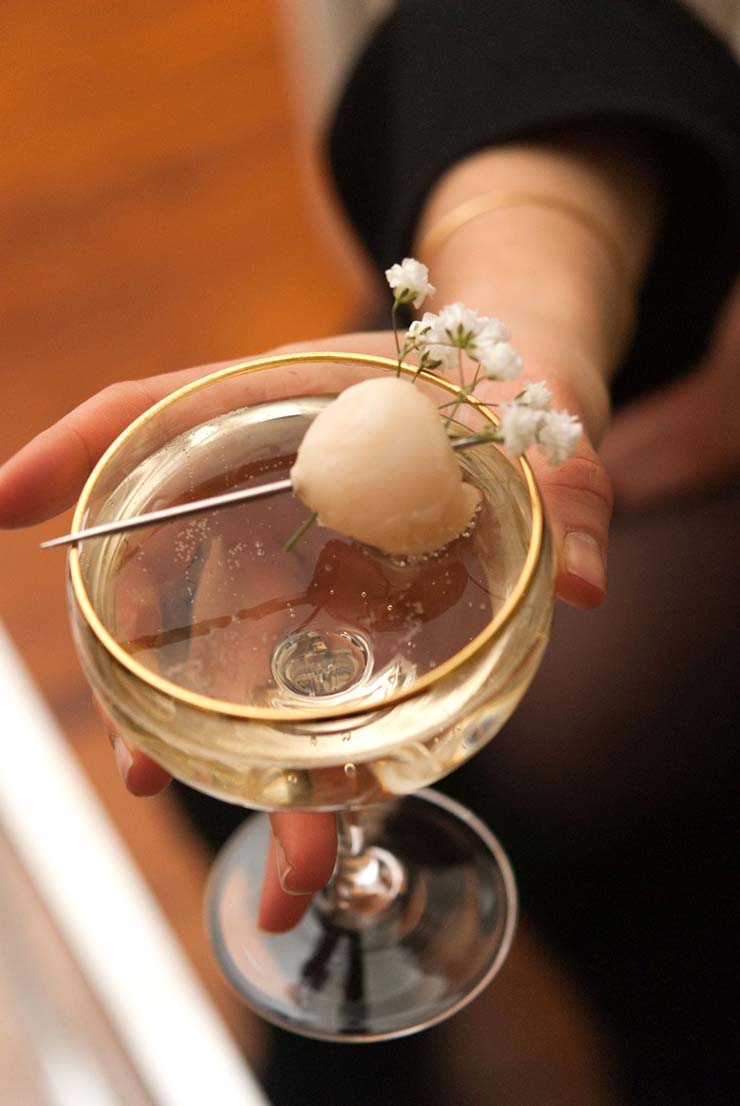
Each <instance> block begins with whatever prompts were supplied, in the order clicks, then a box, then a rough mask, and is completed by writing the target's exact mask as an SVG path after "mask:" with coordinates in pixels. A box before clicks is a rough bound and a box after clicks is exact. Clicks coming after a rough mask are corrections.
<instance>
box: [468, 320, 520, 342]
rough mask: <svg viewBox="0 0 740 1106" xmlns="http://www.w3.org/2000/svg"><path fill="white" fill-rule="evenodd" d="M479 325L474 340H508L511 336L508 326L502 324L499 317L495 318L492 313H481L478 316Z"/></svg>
mask: <svg viewBox="0 0 740 1106" xmlns="http://www.w3.org/2000/svg"><path fill="white" fill-rule="evenodd" d="M480 323H481V325H480V326H479V328H478V333H477V334H476V342H484V343H486V344H487V343H490V342H508V341H509V338H511V332H510V331H509V328H508V327H506V326H504V324H503V323H502V322H501V320H500V319H497V318H495V317H494V316H493V315H489V316H486V315H482V316H481V318H480Z"/></svg>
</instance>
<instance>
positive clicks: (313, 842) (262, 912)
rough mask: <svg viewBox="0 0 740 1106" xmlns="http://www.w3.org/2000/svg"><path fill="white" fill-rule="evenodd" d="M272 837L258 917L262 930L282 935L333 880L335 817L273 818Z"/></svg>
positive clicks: (296, 815)
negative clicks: (316, 894) (317, 893)
mask: <svg viewBox="0 0 740 1106" xmlns="http://www.w3.org/2000/svg"><path fill="white" fill-rule="evenodd" d="M270 824H271V826H272V838H271V841H270V851H269V854H268V857H267V867H266V869H265V878H264V883H263V886H262V899H261V903H260V909H259V914H258V919H257V920H258V925H259V927H260V929H264V930H266V931H267V932H268V933H283V932H285V931H286V930H288V929H291V928H292V927H293V926H294V925H296V923H297V922H299V921H300V919H301V918H302V917H303V915H304V913H305V912H306V910H307V909H308V906H309V903H310V902H311V896H312V895H313V893H314V892H315V891H320V890H321V888H322V887H325V886H326V884H327V883H328V882H329V880H330V879H331V875H332V872H333V871H334V864H335V862H336V856H337V831H336V822H335V819H334V815H333V814H304V813H280V814H271V815H270Z"/></svg>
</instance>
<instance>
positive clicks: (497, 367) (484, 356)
mask: <svg viewBox="0 0 740 1106" xmlns="http://www.w3.org/2000/svg"><path fill="white" fill-rule="evenodd" d="M469 352H470V356H471V357H472V358H473V359H474V360H475V361H479V362H480V365H481V367H482V369H483V372H484V373H485V375H486V376H487V377H488V378H489V380H513V379H514V377H515V376H518V375H519V373H520V372H521V371H522V359H521V357H520V356H519V354H518V353H517V352H516V350H515V349H514V347H513V346H511V345H509V343H508V342H480V341H476V343H475V347H474V349H471V350H470V351H469Z"/></svg>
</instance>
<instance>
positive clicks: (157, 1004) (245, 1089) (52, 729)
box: [0, 625, 268, 1106]
mask: <svg viewBox="0 0 740 1106" xmlns="http://www.w3.org/2000/svg"><path fill="white" fill-rule="evenodd" d="M0 704H2V706H1V708H0V709H1V711H2V713H1V715H0V719H1V722H2V729H3V732H4V735H5V740H4V743H3V770H2V772H1V773H0V819H2V821H3V823H4V826H5V829H6V832H7V835H8V837H9V838H10V840H11V842H12V843H13V845H14V847H15V849H16V851H17V852H18V854H19V856H20V858H21V860H22V861H23V863H24V865H25V867H26V869H27V871H28V872H29V874H30V876H31V878H32V879H33V881H34V882H35V884H36V886H37V889H38V891H39V893H40V894H41V896H42V897H43V899H44V900H45V902H46V904H47V906H48V908H49V910H50V912H51V914H52V915H53V917H54V919H55V921H56V923H57V925H58V927H59V930H60V932H61V933H62V935H63V937H64V938H65V940H66V942H67V944H68V946H69V948H70V949H71V951H72V952H73V954H74V955H75V957H76V958H77V960H78V962H79V964H80V967H81V969H82V971H83V972H84V974H85V975H86V977H87V979H88V981H89V983H90V985H91V987H92V988H93V990H94V992H95V994H96V997H97V998H98V1000H99V1002H100V1004H101V1006H102V1007H103V1009H104V1010H105V1012H106V1014H107V1015H108V1017H109V1019H110V1021H111V1023H112V1025H113V1027H114V1029H115V1030H116V1031H117V1033H118V1035H119V1037H120V1040H121V1043H122V1045H123V1047H124V1049H125V1050H126V1052H127V1053H128V1055H129V1056H130V1058H131V1061H132V1063H133V1065H134V1067H135V1068H136V1069H137V1071H138V1073H139V1075H140V1078H141V1079H142V1081H143V1083H144V1084H145V1085H146V1087H147V1089H148V1091H149V1093H150V1094H151V1096H152V1098H153V1100H154V1102H155V1103H156V1104H157V1106H207V1104H208V1103H211V1102H212V1103H217V1104H218V1106H268V1104H267V1099H266V1098H265V1096H264V1094H263V1092H262V1091H261V1089H260V1088H259V1086H258V1084H257V1082H256V1080H255V1079H254V1076H253V1075H252V1074H251V1072H250V1070H249V1068H248V1067H247V1065H246V1063H245V1061H244V1059H243V1057H242V1056H241V1054H240V1053H239V1051H238V1049H237V1048H236V1045H235V1044H234V1043H233V1041H232V1039H231V1038H230V1037H229V1035H228V1033H227V1031H226V1029H225V1027H224V1026H223V1024H222V1023H221V1021H220V1019H219V1018H218V1016H217V1015H216V1013H215V1011H214V1009H213V1007H212V1005H211V1004H210V1000H209V999H208V997H207V996H206V994H205V992H204V990H203V989H202V987H201V986H200V983H199V982H198V981H197V979H196V978H195V976H194V974H193V971H192V969H191V968H190V966H189V964H188V962H187V960H186V959H185V957H184V955H183V954H182V952H181V951H180V948H179V946H178V945H177V944H176V942H175V940H174V938H173V936H172V934H171V932H170V930H169V928H168V926H167V923H166V921H165V920H164V918H163V916H162V915H161V913H160V911H159V908H158V907H157V905H156V903H155V901H154V900H153V898H152V896H151V894H150V893H149V891H148V889H147V887H146V886H145V884H144V882H143V880H142V878H141V876H140V875H139V873H138V871H137V870H136V868H135V867H134V865H133V863H132V861H131V859H130V857H129V856H128V853H127V852H126V850H125V849H124V847H123V845H122V843H121V841H120V840H119V838H118V836H117V835H116V833H115V831H114V829H113V828H112V826H111V825H110V822H109V821H108V819H107V816H106V814H105V811H104V810H103V808H102V807H101V805H100V804H99V802H98V800H97V798H96V797H95V796H94V795H93V794H92V792H91V790H90V788H89V786H88V784H87V782H86V780H85V779H84V777H83V775H82V773H81V771H80V769H79V768H78V767H77V765H76V763H75V761H74V760H73V758H72V757H71V755H70V754H69V752H68V751H67V749H66V746H65V743H64V739H63V737H62V736H61V734H60V733H59V731H58V728H57V726H56V723H55V722H54V719H53V717H52V716H51V714H50V712H49V711H48V710H47V708H46V707H45V705H44V703H43V702H42V700H41V699H40V697H39V695H38V693H37V692H36V690H35V688H34V687H33V685H32V684H31V683H30V681H29V679H28V676H27V674H26V672H25V671H24V669H23V667H22V665H21V663H20V660H19V658H18V656H17V654H16V652H15V650H14V649H13V647H12V644H11V642H10V641H9V639H8V637H7V635H6V633H5V632H4V631H3V628H2V625H0ZM76 1092H77V1097H76V1099H75V1101H76V1104H77V1106H88V1104H89V1106H100V1099H99V1098H97V1099H96V1100H92V1099H90V1098H85V1097H84V1096H82V1094H81V1088H79V1087H77V1088H76ZM65 1101H66V1099H65Z"/></svg>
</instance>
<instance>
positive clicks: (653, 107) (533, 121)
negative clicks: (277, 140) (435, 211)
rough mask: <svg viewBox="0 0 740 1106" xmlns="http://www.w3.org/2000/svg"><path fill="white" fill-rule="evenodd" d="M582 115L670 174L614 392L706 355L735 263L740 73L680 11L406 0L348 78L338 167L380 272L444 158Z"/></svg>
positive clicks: (636, 3) (661, 0)
mask: <svg viewBox="0 0 740 1106" xmlns="http://www.w3.org/2000/svg"><path fill="white" fill-rule="evenodd" d="M578 120H604V121H609V122H610V123H613V124H614V123H615V124H617V125H620V126H622V127H626V128H631V129H632V131H633V132H634V134H635V138H636V141H637V142H639V143H640V145H641V147H642V146H645V145H646V144H647V147H648V149H649V150H650V151H652V152H653V153H654V155H655V157H656V159H657V161H658V163H659V165H660V167H661V169H662V178H663V185H664V207H665V220H664V225H663V231H662V234H661V237H660V241H659V243H658V246H657V249H656V252H655V256H654V260H653V264H652V265H651V267H650V271H649V273H648V274H647V278H646V280H645V283H644V288H643V293H642V298H641V312H640V325H639V327H638V330H637V333H636V336H635V341H634V344H633V348H632V350H631V351H630V354H629V355H628V357H627V359H626V360H625V363H624V366H623V370H622V372H621V374H620V376H619V379H618V380H617V382H616V384H615V399H616V400H620V399H625V398H629V397H630V396H632V395H634V394H635V393H636V392H638V391H641V390H643V389H645V388H650V387H654V386H656V385H658V384H660V383H661V382H663V381H664V380H665V379H667V378H668V377H670V376H673V375H675V374H676V373H677V372H680V371H682V370H684V369H687V368H689V367H690V366H691V365H692V364H693V363H695V362H696V360H697V359H698V358H699V356H700V355H701V353H702V351H703V349H704V347H705V344H706V340H707V336H708V331H709V327H710V325H711V323H712V321H713V319H714V318H715V316H716V313H717V309H718V306H719V303H720V302H721V299H722V297H723V295H724V294H725V293H726V291H727V290H728V287H729V285H730V283H731V282H732V280H733V278H734V275H735V273H736V271H737V267H738V259H739V257H740V203H739V202H738V200H739V198H740V70H738V66H737V65H736V64H735V61H734V59H733V58H732V57H731V55H730V54H729V53H728V51H727V50H726V49H725V48H724V46H723V45H722V44H721V43H720V42H719V41H718V40H717V39H716V38H715V37H714V36H713V35H712V34H711V33H710V32H709V31H707V30H706V29H705V28H704V27H703V26H702V25H700V24H699V23H698V22H697V21H695V20H694V19H693V18H692V16H691V15H690V14H689V13H688V12H686V11H685V10H684V9H683V8H682V7H680V6H679V5H678V4H676V3H672V2H669V0H608V2H604V0H567V2H564V0H527V2H526V3H525V2H522V0H497V2H493V3H492V2H491V0H401V2H400V3H399V4H398V5H397V7H396V10H395V11H394V13H393V14H392V15H391V16H390V18H389V19H388V20H387V21H386V22H385V23H384V24H383V25H382V26H381V27H380V29H379V31H378V32H377V34H376V35H375V36H374V38H373V39H372V41H371V42H370V44H369V46H368V48H367V49H366V51H365V53H364V54H363V56H362V57H361V59H360V61H359V64H358V65H357V67H356V69H355V71H354V73H353V75H352V77H351V78H350V80H349V83H348V85H347V87H346V90H345V93H344V96H343V98H342V101H341V103H340V105H339V108H338V111H337V114H336V119H335V122H334V126H333V130H332V134H331V139H330V154H331V161H332V168H333V172H334V177H335V180H336V184H337V188H338V190H339V194H340V197H341V200H342V202H343V203H344V206H345V207H346V210H347V212H348V214H349V216H350V219H351V220H352V222H353V224H354V226H355V228H356V229H357V231H358V232H359V234H360V235H361V237H362V239H363V241H364V242H365V244H366V246H367V248H368V250H369V251H370V253H371V255H372V257H373V259H374V261H375V262H376V263H377V265H378V266H379V267H380V268H381V269H384V268H386V267H387V266H388V265H391V264H392V263H393V262H395V261H399V260H400V259H401V258H402V257H403V256H405V255H407V254H408V253H409V251H410V248H411V238H412V233H413V229H414V224H415V222H416V219H417V217H418V213H419V211H420V209H421V206H422V204H423V201H424V198H425V196H426V195H427V193H428V192H429V190H430V188H431V187H432V185H433V184H434V182H435V180H437V178H438V177H439V175H440V174H441V173H442V172H443V171H444V170H445V169H446V168H448V167H449V166H451V165H453V164H454V163H455V162H456V161H458V160H459V159H460V158H461V157H464V156H465V155H467V154H469V153H471V152H473V151H475V150H477V149H482V148H485V147H487V146H490V145H494V144H496V143H500V142H502V141H506V140H507V139H511V138H517V137H523V136H526V135H530V134H533V133H536V132H541V131H543V130H546V128H547V127H548V126H553V125H561V124H563V123H566V122H568V121H578ZM433 276H434V274H433V273H432V277H433ZM471 306H473V307H474V306H475V304H471Z"/></svg>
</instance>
